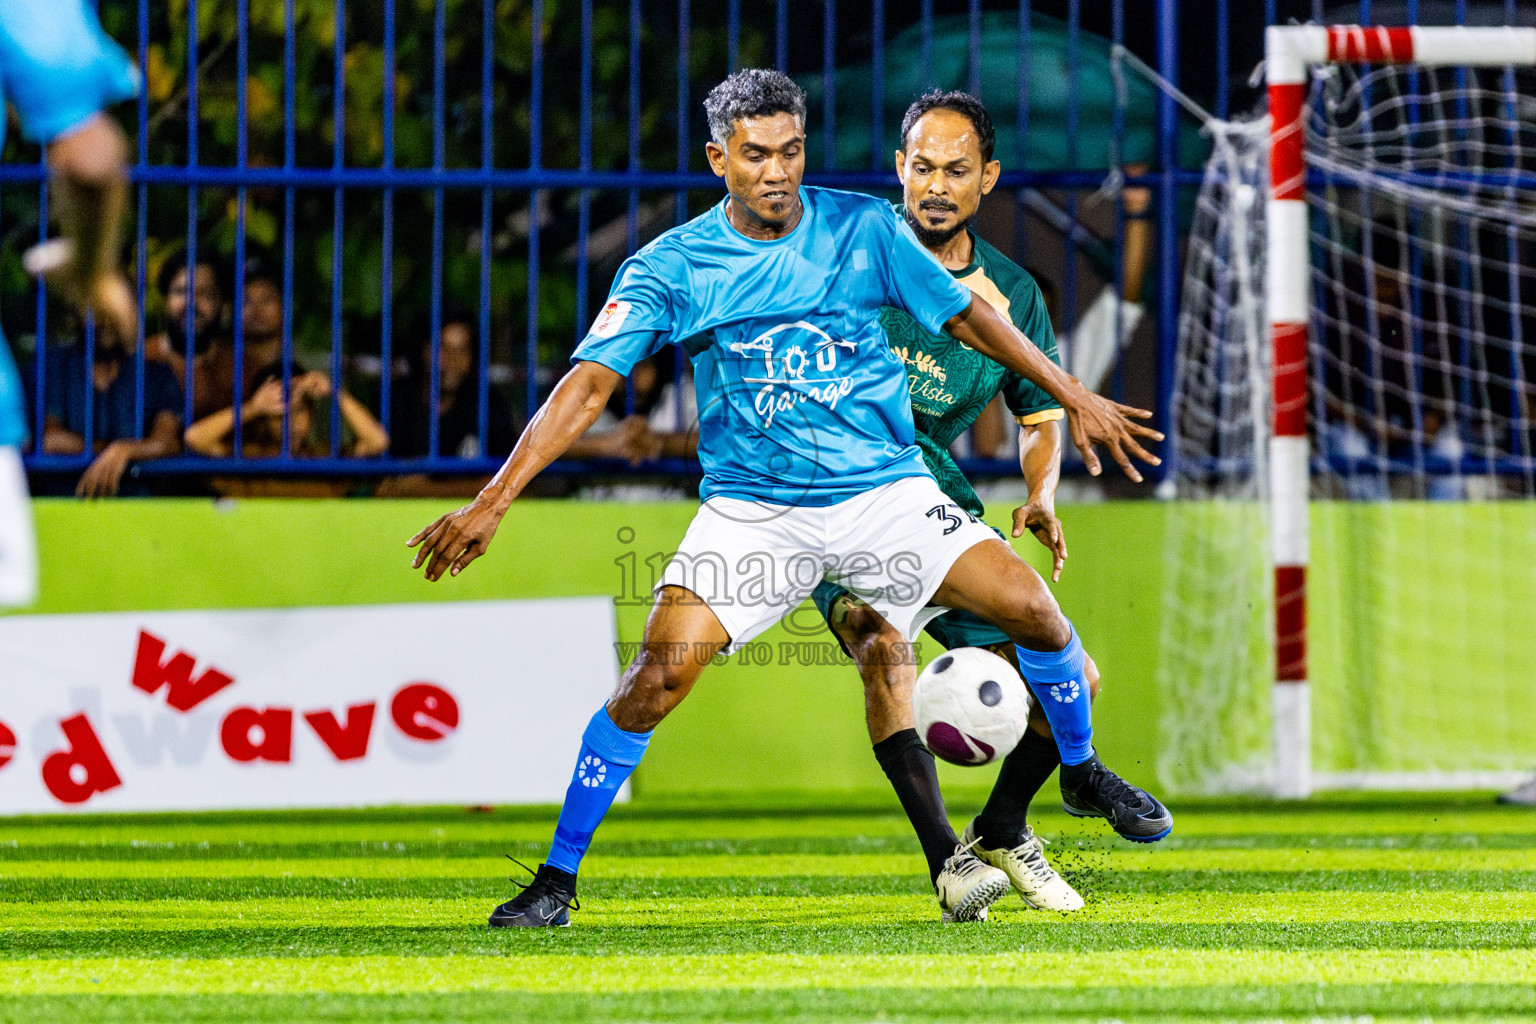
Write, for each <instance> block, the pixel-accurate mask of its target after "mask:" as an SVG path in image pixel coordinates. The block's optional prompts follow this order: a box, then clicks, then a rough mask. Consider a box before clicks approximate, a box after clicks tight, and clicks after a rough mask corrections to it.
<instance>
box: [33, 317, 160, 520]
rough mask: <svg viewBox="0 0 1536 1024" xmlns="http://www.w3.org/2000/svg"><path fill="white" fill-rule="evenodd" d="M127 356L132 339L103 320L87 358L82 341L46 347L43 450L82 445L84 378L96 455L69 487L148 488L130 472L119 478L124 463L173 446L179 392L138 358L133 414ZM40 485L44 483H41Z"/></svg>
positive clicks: (85, 492) (99, 490)
mask: <svg viewBox="0 0 1536 1024" xmlns="http://www.w3.org/2000/svg"><path fill="white" fill-rule="evenodd" d="M133 355H134V344H133V342H132V341H124V340H122V339H120V338H118V337H117V335H116V334H115V333H114V332H113V331H112V330H111V329H110V328H108V327H107V326H106V325H105V323H102V324H100V325H98V327H97V329H96V339H95V349H94V352H93V353H92V359H91V360H89V361H87V359H86V352H85V342H84V340H80V341H77V342H76V343H74V344H73V345H69V346H67V347H60V348H57V349H54V350H51V351H49V352H48V362H47V366H46V368H45V372H46V374H47V380H46V396H45V400H44V406H43V409H44V421H43V424H44V425H43V444H42V449H43V452H44V453H45V454H48V455H79V454H81V453H82V452H84V451H85V434H86V429H85V427H86V421H87V414H86V405H87V402H86V397H87V396H86V387H87V385H86V381H87V379H89V380H90V385H89V386H90V388H91V395H90V406H91V408H90V415H89V419H90V423H91V450H92V451H93V452H94V453H95V454H96V458H95V459H94V460H93V461H92V462H91V464H90V465H89V466H88V467H87V468H86V470H85V472H84V473H82V474H81V475H80V477H79V479H78V480H77V481H75V482H74V488H73V489H74V492H75V494H77V495H79V496H80V497H83V498H102V497H107V496H109V495H114V494H119V493H125V494H134V495H144V494H148V493H149V491H148V489H147V488H146V487H145V486H144V484H143V482H142V481H140V480H137V479H131V480H130V482H129V483H128V484H127V485H124V483H123V477H124V475H125V474H126V473H127V471H128V469H129V467H130V466H132V465H134V464H135V463H138V462H143V461H146V460H148V459H158V458H164V457H165V456H168V455H175V454H177V453H178V452H180V451H181V409H182V393H181V389H180V388H178V387H177V386H176V377H175V375H174V374H173V373H172V372H171V369H170V367H169V366H167V365H166V364H165V363H163V362H157V361H155V360H152V359H149V358H147V357H146V358H145V360H144V415H143V417H142V418H135V416H134V407H135V404H136V373H135V370H136V367H135V365H134V362H135V361H134V358H133ZM141 431H142V433H143V437H142V439H141V438H140V437H139V434H140V432H141ZM44 488H45V489H49V488H47V486H46V484H45V485H44ZM59 490H60V491H61V492H62V491H64V490H65V488H64V487H62V486H61V487H60V488H59Z"/></svg>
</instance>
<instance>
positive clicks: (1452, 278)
mask: <svg viewBox="0 0 1536 1024" xmlns="http://www.w3.org/2000/svg"><path fill="white" fill-rule="evenodd" d="M1267 50H1268V60H1267V64H1266V69H1267V77H1268V85H1269V101H1270V102H1269V116H1268V117H1265V116H1262V115H1259V116H1254V117H1252V118H1248V119H1234V120H1231V121H1219V120H1211V121H1208V122H1207V123H1206V125H1205V133H1206V135H1207V137H1208V138H1209V139H1210V140H1211V151H1210V156H1209V158H1208V160H1207V161H1206V166H1205V171H1204V175H1203V177H1202V180H1201V185H1200V191H1199V194H1198V196H1197V198H1196V202H1195V207H1194V216H1193V219H1192V222H1191V226H1190V230H1189V233H1188V241H1187V245H1186V250H1185V256H1184V261H1183V284H1182V288H1181V293H1180V299H1179V321H1178V334H1177V344H1176V348H1175V354H1174V355H1175V357H1174V368H1173V378H1174V387H1173V391H1172V394H1171V396H1170V402H1169V418H1168V424H1169V426H1168V431H1167V432H1168V437H1169V446H1168V459H1167V460H1166V465H1167V466H1168V474H1169V475H1168V480H1167V481H1166V482H1165V487H1164V489H1163V491H1162V493H1163V494H1165V496H1169V497H1176V499H1177V500H1174V501H1171V502H1170V503H1169V504H1168V505H1167V506H1166V515H1165V523H1166V526H1165V529H1164V531H1163V548H1164V562H1163V586H1162V592H1163V614H1162V617H1161V623H1160V625H1161V631H1162V636H1161V640H1160V643H1159V645H1158V667H1157V689H1158V699H1159V701H1160V705H1161V707H1160V713H1159V725H1160V730H1159V748H1158V762H1157V770H1158V777H1159V783H1160V785H1162V786H1163V787H1164V789H1165V790H1166V791H1170V792H1186V793H1197V792H1205V793H1223V792H1225V793H1231V792H1260V791H1262V792H1269V793H1273V794H1276V795H1279V796H1284V797H1301V796H1305V795H1307V794H1308V793H1310V792H1311V791H1313V790H1314V789H1320V788H1322V789H1334V788H1396V789H1404V788H1417V789H1432V788H1466V787H1469V786H1478V787H1493V786H1502V785H1506V784H1509V783H1511V782H1512V781H1514V780H1516V779H1518V778H1519V777H1521V776H1522V775H1525V774H1528V773H1529V772H1530V770H1531V769H1532V767H1536V645H1533V644H1531V643H1530V642H1529V637H1530V636H1531V635H1533V634H1536V30H1532V29H1516V28H1507V29H1474V28H1359V27H1354V26H1333V27H1318V26H1299V27H1283V28H1272V29H1270V30H1269V34H1268V38H1267Z"/></svg>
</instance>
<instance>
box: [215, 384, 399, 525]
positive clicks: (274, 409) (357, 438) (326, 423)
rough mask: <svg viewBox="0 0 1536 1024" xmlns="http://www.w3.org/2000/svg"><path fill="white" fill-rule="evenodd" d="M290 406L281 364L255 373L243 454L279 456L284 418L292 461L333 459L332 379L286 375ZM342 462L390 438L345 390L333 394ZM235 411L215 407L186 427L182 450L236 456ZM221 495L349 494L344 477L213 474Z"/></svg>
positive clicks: (383, 446) (373, 452) (245, 408)
mask: <svg viewBox="0 0 1536 1024" xmlns="http://www.w3.org/2000/svg"><path fill="white" fill-rule="evenodd" d="M290 376H291V382H290V383H291V395H292V401H285V400H284V397H283V364H282V363H281V362H278V363H273V364H271V365H269V366H266V367H263V368H262V369H261V370H259V371H257V372H256V374H255V375H254V376H253V378H252V381H251V386H250V389H249V391H248V393H247V397H246V400H245V401H244V402H243V403H242V404H241V406H240V421H241V439H240V448H241V457H243V458H277V457H279V456H281V455H282V452H283V415H284V412H285V411H286V412H287V418H288V452H289V454H290V455H291V456H293V457H294V458H300V459H313V458H324V457H326V456H329V455H330V454H331V443H330V438H329V436H328V435H329V428H330V422H331V380H330V378H329V377H327V376H326V375H325V374H323V373H320V372H319V371H311V372H308V373H305V372H303V371H301V370H290ZM338 401H339V404H340V408H341V427H342V436H341V443H340V445H339V446H338V451H339V453H340V455H341V457H342V458H348V459H369V458H374V457H375V456H378V455H382V454H384V452H385V451H386V450H387V449H388V448H389V434H388V433H387V432H386V431H385V430H384V427H383V426H382V425H381V424H380V423H379V421H378V420H377V419H375V418H374V416H373V414H372V413H371V412H369V411H368V409H367V408H366V407H365V406H364V405H363V404H362V403H361V402H359V401H358V400H357V399H355V398H353V397H352V396H351V395H350V394H348V393H347V392H346V391H345V390H342V391H341V392H340V394H339V395H338ZM234 433H235V410H234V408H233V407H230V408H227V409H220V410H219V411H218V412H215V413H213V414H211V415H209V416H205V417H203V418H202V419H200V420H198V421H197V422H196V423H193V424H192V425H191V426H190V427H188V428H187V433H186V441H187V447H188V448H189V449H190V450H191V451H193V452H196V453H197V454H199V455H206V456H210V457H214V458H222V457H227V456H230V455H232V454H234ZM211 483H212V486H213V490H214V492H215V493H216V494H218V495H219V496H220V497H339V496H341V495H344V494H348V493H351V492H352V491H353V490H355V485H354V483H353V481H351V480H348V479H322V478H305V479H293V478H251V477H215V478H214V479H213V480H212V482H211Z"/></svg>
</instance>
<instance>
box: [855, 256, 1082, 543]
mask: <svg viewBox="0 0 1536 1024" xmlns="http://www.w3.org/2000/svg"><path fill="white" fill-rule="evenodd" d="M950 273H951V274H953V275H954V276H955V277H956V278H957V279H958V280H959V281H960V283H961V284H964V285H965V286H967V287H968V288H970V289H971V291H973V292H975V293H976V294H977V295H979V296H980V297H982V298H983V299H986V300H987V301H988V302H990V303H991V304H992V307H993V308H994V309H996V310H997V311H998V312H999V313H1001V314H1003V315H1004V316H1006V317H1008V319H1010V320H1012V321H1013V324H1014V326H1015V327H1017V328H1018V329H1019V331H1020V332H1021V333H1022V334H1023V335H1024V336H1025V337H1026V338H1028V339H1029V340H1030V341H1032V342H1034V343H1035V344H1036V345H1037V346H1038V347H1039V348H1040V350H1041V351H1042V352H1044V353H1045V354H1046V355H1048V356H1050V357H1051V359H1052V360H1054V361H1055V362H1056V363H1057V364H1058V365H1060V363H1061V357H1060V356H1059V355H1058V354H1057V352H1056V335H1055V332H1053V331H1052V330H1051V318H1050V314H1049V313H1047V312H1046V308H1045V299H1044V297H1043V296H1041V294H1040V286H1039V285H1038V284H1036V283H1035V279H1034V278H1033V277H1030V276H1029V274H1028V272H1026V271H1025V270H1024V269H1023V268H1021V267H1020V266H1018V265H1017V264H1016V263H1014V262H1013V261H1012V260H1010V259H1009V258H1008V257H1006V256H1004V255H1003V254H1002V253H1001V252H999V251H998V250H997V249H995V248H994V247H992V246H990V245H988V244H987V243H986V242H984V241H982V240H981V239H980V238H976V237H975V236H974V235H973V236H972V250H971V262H970V265H969V266H967V267H966V268H965V269H964V270H951V271H950ZM880 323H881V324H882V325H883V326H884V327H885V333H886V336H887V337H888V338H889V339H890V342H891V348H893V349H895V351H896V354H897V355H899V356H901V360H902V362H904V363H905V364H906V366H907V383H908V386H909V388H910V390H911V392H912V419H913V420H914V421H915V423H916V425H917V446H918V447H919V448H921V449H922V452H923V459H924V461H925V462H927V463H928V469H929V470H930V471H931V472H932V473H933V475H934V477H935V478H937V480H938V482H939V487H940V489H942V490H943V491H944V493H945V494H947V495H949V496H950V497H951V498H953V499H954V500H955V503H956V504H958V505H959V506H960V507H961V508H963V509H965V510H966V511H968V512H970V513H971V514H973V515H977V516H979V515H981V514H982V505H981V499H980V498H978V497H977V496H976V491H975V490H974V489H973V488H972V487H971V484H970V481H968V480H967V479H966V478H965V474H963V473H961V472H960V467H959V466H957V465H955V460H954V459H953V458H951V457H950V454H949V446H950V445H951V444H952V443H953V442H954V440H955V438H957V437H959V436H960V435H961V434H962V433H963V432H965V431H966V430H967V429H969V428H970V426H971V424H972V423H974V422H976V417H978V416H980V415H981V413H982V410H983V409H985V408H986V407H987V405H988V403H990V402H991V401H992V397H993V396H994V395H996V394H997V393H998V392H1002V395H1003V401H1004V403H1005V404H1006V405H1007V406H1008V411H1009V412H1011V413H1012V414H1013V416H1014V419H1016V420H1017V421H1018V422H1019V423H1020V424H1021V425H1024V426H1029V425H1031V424H1034V423H1040V422H1042V421H1045V420H1054V419H1061V418H1062V416H1063V413H1062V410H1061V406H1060V405H1058V404H1057V402H1056V400H1055V399H1054V398H1052V397H1051V396H1050V395H1048V394H1046V393H1045V392H1044V391H1042V390H1041V389H1040V388H1039V387H1038V386H1036V385H1035V384H1033V383H1031V382H1030V381H1027V380H1025V379H1024V378H1023V377H1020V376H1019V375H1018V374H1016V373H1014V372H1013V371H1012V370H1009V369H1007V368H1006V367H1004V366H1003V365H1002V364H1001V363H998V362H995V361H993V360H992V359H989V358H988V357H987V356H984V355H982V354H981V353H980V352H977V351H976V350H975V349H973V348H971V347H970V346H969V345H966V344H964V343H963V342H961V341H959V340H957V339H955V338H953V337H951V336H950V335H948V334H934V333H932V332H931V331H929V330H927V329H926V328H924V327H923V326H922V325H921V324H919V323H918V322H917V321H916V320H914V319H912V317H910V316H909V315H907V313H906V312H904V311H902V310H899V309H893V308H892V307H890V306H887V307H885V308H884V309H882V310H881V311H880Z"/></svg>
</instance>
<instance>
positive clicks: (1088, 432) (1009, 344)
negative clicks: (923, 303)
mask: <svg viewBox="0 0 1536 1024" xmlns="http://www.w3.org/2000/svg"><path fill="white" fill-rule="evenodd" d="M944 330H945V331H946V332H947V333H948V334H950V335H951V336H953V337H955V338H958V339H959V340H960V341H963V342H965V344H967V345H969V346H971V348H973V349H975V350H976V351H978V352H980V353H981V354H982V355H984V356H987V357H989V358H991V359H995V360H997V361H998V362H999V363H1002V364H1003V365H1004V366H1006V367H1008V369H1010V370H1012V371H1013V372H1015V373H1017V374H1019V375H1021V376H1022V377H1024V378H1025V379H1026V380H1029V381H1033V382H1034V383H1036V384H1038V385H1040V387H1041V388H1042V389H1043V390H1044V391H1045V393H1046V394H1048V395H1050V396H1051V397H1052V398H1054V399H1056V401H1057V402H1059V403H1061V407H1062V409H1064V410H1066V413H1067V422H1068V424H1069V426H1070V427H1071V430H1072V440H1073V441H1074V442H1075V443H1076V444H1077V449H1078V451H1080V452H1082V453H1083V462H1084V464H1086V465H1087V467H1088V472H1089V473H1091V474H1092V475H1094V476H1098V475H1099V473H1100V472H1101V467H1100V465H1099V457H1098V455H1097V454H1096V453H1095V452H1094V450H1093V446H1094V445H1096V444H1102V445H1103V446H1104V447H1106V448H1108V449H1109V453H1110V455H1111V456H1113V457H1114V460H1115V462H1116V463H1118V464H1119V466H1120V468H1121V469H1122V470H1124V472H1125V475H1126V476H1128V477H1130V478H1131V479H1132V480H1135V481H1136V482H1137V483H1140V482H1141V474H1140V473H1139V472H1137V470H1136V467H1135V466H1134V465H1132V464H1131V456H1135V457H1136V458H1138V459H1140V460H1141V461H1142V462H1145V463H1147V464H1148V465H1152V466H1156V465H1158V464H1159V463H1160V462H1161V461H1162V460H1161V459H1159V458H1158V457H1157V456H1155V455H1153V454H1152V453H1151V452H1149V451H1147V450H1146V449H1145V448H1143V447H1142V446H1141V443H1140V442H1139V441H1137V440H1136V439H1137V438H1138V437H1145V438H1148V439H1150V440H1153V441H1161V440H1162V439H1163V435H1162V434H1161V433H1159V432H1158V431H1156V430H1153V429H1152V428H1151V427H1149V426H1146V425H1145V424H1142V423H1137V422H1136V421H1137V420H1144V419H1150V418H1151V417H1152V414H1151V413H1150V412H1148V411H1147V410H1145V409H1137V408H1135V407H1134V406H1129V405H1121V404H1120V403H1119V402H1111V401H1110V400H1109V399H1107V398H1103V397H1101V396H1099V395H1096V394H1094V393H1093V392H1092V391H1089V390H1088V389H1087V388H1085V387H1083V385H1082V382H1081V381H1079V380H1078V379H1077V378H1076V377H1074V376H1072V375H1071V374H1070V373H1068V372H1067V371H1065V370H1063V369H1062V368H1061V367H1059V366H1057V365H1056V364H1055V363H1053V362H1052V361H1051V359H1050V357H1049V356H1047V355H1046V354H1045V353H1044V352H1042V351H1040V349H1039V348H1037V347H1036V346H1035V345H1034V343H1033V342H1031V341H1030V340H1029V339H1028V338H1026V337H1024V335H1022V334H1020V333H1019V329H1018V328H1017V327H1015V326H1013V324H1011V323H1009V321H1008V318H1007V317H1005V316H1003V315H1002V314H1001V313H999V312H998V311H997V310H995V309H993V308H992V304H991V303H989V302H987V301H986V300H985V299H979V298H976V297H975V296H972V298H971V304H970V305H969V306H967V307H966V308H965V309H963V310H961V311H960V312H959V313H957V314H956V315H955V316H953V317H951V318H950V319H949V320H948V321H947V322H946V323H945V324H944Z"/></svg>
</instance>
